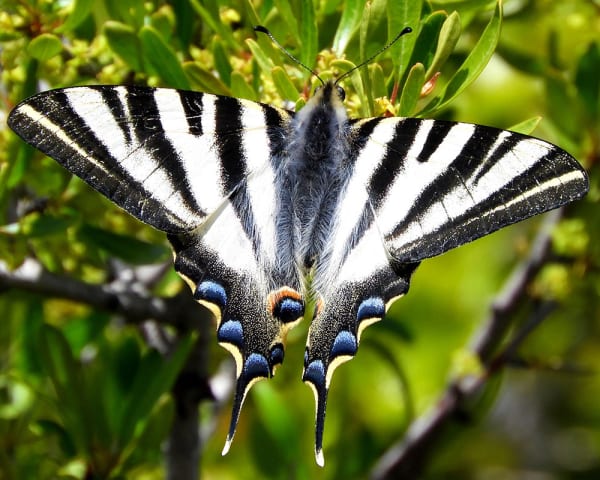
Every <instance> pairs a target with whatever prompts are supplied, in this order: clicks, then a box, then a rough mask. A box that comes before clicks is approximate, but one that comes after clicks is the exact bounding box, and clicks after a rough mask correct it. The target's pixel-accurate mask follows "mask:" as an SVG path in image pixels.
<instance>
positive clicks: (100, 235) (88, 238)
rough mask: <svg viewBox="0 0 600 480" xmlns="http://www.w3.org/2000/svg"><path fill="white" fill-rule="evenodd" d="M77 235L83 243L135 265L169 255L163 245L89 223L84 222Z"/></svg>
mask: <svg viewBox="0 0 600 480" xmlns="http://www.w3.org/2000/svg"><path fill="white" fill-rule="evenodd" d="M77 237H78V239H79V240H80V241H82V242H83V243H86V244H88V245H93V246H95V247H97V248H100V249H102V250H103V251H105V252H106V253H108V254H109V255H113V256H115V257H118V258H120V259H122V260H125V261H126V262H129V263H132V264H136V265H144V264H148V263H158V262H161V261H164V260H166V259H167V258H168V257H169V255H170V250H169V249H168V248H167V247H166V246H164V245H156V244H153V243H148V242H144V241H142V240H138V239H136V238H134V237H130V236H127V235H121V234H118V233H113V232H109V231H107V230H104V229H101V228H97V227H93V226H91V225H89V224H84V225H83V226H82V227H81V228H80V229H79V230H78V232H77Z"/></svg>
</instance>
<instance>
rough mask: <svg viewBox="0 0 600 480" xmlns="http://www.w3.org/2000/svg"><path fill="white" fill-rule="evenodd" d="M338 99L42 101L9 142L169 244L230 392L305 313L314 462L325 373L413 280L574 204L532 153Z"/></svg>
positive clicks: (113, 96) (547, 160) (533, 143)
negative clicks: (371, 112) (287, 102)
mask: <svg viewBox="0 0 600 480" xmlns="http://www.w3.org/2000/svg"><path fill="white" fill-rule="evenodd" d="M343 101H344V91H343V89H342V88H341V87H340V85H339V83H338V82H333V81H330V82H323V85H322V86H321V87H320V88H319V89H318V90H317V91H316V92H315V94H314V95H313V97H312V98H311V99H310V100H309V101H308V102H307V103H306V105H305V106H304V107H303V108H302V109H301V110H299V111H298V112H292V111H288V110H284V109H280V108H276V107H274V106H270V105H265V104H262V103H257V102H252V101H248V100H243V99H236V98H231V97H226V96H220V95H211V94H207V93H199V92H191V91H182V90H174V89H165V88H151V87H142V86H123V85H117V86H85V87H72V88H64V89H58V90H51V91H47V92H42V93H39V94H37V95H34V96H32V97H30V98H28V99H27V100H25V101H23V102H22V103H20V104H19V105H17V106H16V107H15V109H14V110H13V111H12V112H11V114H10V116H9V119H8V123H9V126H10V127H11V128H12V129H13V130H14V131H15V132H16V133H17V134H18V135H19V136H21V137H22V138H23V139H24V140H25V141H26V142H27V143H29V144H31V145H33V146H35V147H37V148H38V149H39V150H41V151H42V152H43V153H45V154H47V155H48V156H50V157H52V158H54V159H55V160H56V161H57V162H58V163H60V164H61V165H63V166H64V167H65V168H66V169H68V170H69V171H70V172H72V173H74V174H75V175H77V176H78V177H80V178H81V179H83V180H84V181H85V182H87V183H88V184H89V185H91V186H92V187H93V188H95V189H96V190H98V191H99V192H100V193H102V194H103V195H105V196H106V197H108V198H109V199H110V200H112V201H113V202H114V203H115V204H117V205H118V206H119V207H121V208H123V209H124V210H126V211H127V212H129V213H130V214H132V215H133V216H134V217H136V218H138V219H139V220H141V221H142V222H145V223H147V224H149V225H151V226H153V227H155V228H157V229H158V230H161V231H163V232H166V233H167V236H168V239H169V241H170V243H171V245H172V247H173V250H174V254H175V262H174V264H175V270H176V271H177V272H178V273H179V274H180V275H181V277H183V279H184V280H185V281H186V282H187V283H188V284H189V285H190V287H191V289H192V292H193V295H194V298H195V299H196V300H197V301H198V302H200V303H201V304H202V305H204V306H205V307H207V308H208V309H209V310H210V311H211V312H212V313H213V314H214V316H215V318H216V320H217V322H216V323H217V328H216V336H217V340H218V342H219V344H220V345H221V346H223V347H224V348H226V349H227V350H228V351H230V352H231V354H232V355H233V358H234V359H235V364H236V377H237V384H236V390H235V397H234V402H233V413H232V418H231V424H230V428H229V433H228V435H227V440H226V443H225V447H224V449H223V454H225V453H226V452H227V451H228V450H229V448H230V445H231V441H232V439H233V436H234V434H235V429H236V425H237V422H238V418H239V414H240V410H241V407H242V404H243V402H244V399H245V397H246V395H247V393H248V391H249V389H250V388H251V386H252V385H253V384H254V383H255V382H256V381H257V380H259V379H262V378H269V377H272V376H273V375H274V374H275V370H276V368H277V367H278V366H279V365H280V364H281V363H282V362H283V359H284V343H285V338H286V334H287V332H288V331H289V330H290V329H291V328H292V327H294V326H295V325H296V324H297V323H298V322H299V321H300V320H301V319H302V318H303V317H304V316H305V314H306V311H307V305H308V303H309V302H314V305H315V308H314V313H312V318H311V323H310V328H309V332H308V339H307V344H306V349H305V355H304V370H303V375H302V379H303V381H304V382H306V383H307V384H308V385H309V386H310V387H311V388H312V390H313V392H314V395H315V401H316V431H315V455H316V459H317V463H318V464H319V465H323V464H324V457H323V452H322V439H323V428H324V422H325V410H326V402H327V392H328V390H329V386H330V383H331V378H332V375H333V372H334V370H335V369H336V367H338V366H339V365H340V364H341V363H343V362H345V361H347V360H350V359H351V358H352V357H354V356H355V355H356V353H357V350H358V346H359V343H360V338H361V334H362V332H363V331H364V329H365V327H367V326H369V325H371V324H373V323H375V322H377V321H379V320H381V319H382V318H383V317H384V316H385V314H386V311H387V310H388V309H389V307H390V305H391V304H392V303H393V302H394V301H395V300H397V299H398V298H400V297H402V296H403V295H405V294H406V293H407V292H408V289H409V284H410V278H411V274H412V273H413V272H414V270H415V268H416V267H417V266H418V265H419V263H420V262H421V261H422V260H423V259H425V258H429V257H433V256H436V255H439V254H441V253H444V252H446V251H447V250H450V249H452V248H455V247H458V246H459V245H462V244H464V243H467V242H470V241H472V240H475V239H476V238H479V237H481V236H483V235H487V234H488V233H491V232H494V231H496V230H498V229H499V228H502V227H504V226H506V225H509V224H512V223H515V222H518V221H520V220H523V219H525V218H528V217H531V216H532V215H536V214H539V213H542V212H544V211H547V210H550V209H553V208H556V207H558V206H561V205H564V204H566V203H568V202H571V201H573V200H576V199H579V198H581V197H582V196H583V195H585V193H586V192H587V190H588V188H589V187H588V179H587V176H586V173H585V171H584V170H583V169H582V168H581V166H580V165H579V164H578V163H577V161H576V160H575V159H574V158H573V157H571V156H570V155H569V154H568V153H566V152H565V151H563V150H561V149H559V148H558V147H556V146H554V145H551V144H549V143H547V142H545V141H542V140H539V139H536V138H533V137H529V136H524V135H521V134H517V133H513V132H509V131H506V130H500V129H496V128H490V127H486V126H481V125H472V124H466V123H457V122H451V121H440V120H424V119H416V118H360V119H351V118H348V115H347V113H346V109H345V108H344V105H343Z"/></svg>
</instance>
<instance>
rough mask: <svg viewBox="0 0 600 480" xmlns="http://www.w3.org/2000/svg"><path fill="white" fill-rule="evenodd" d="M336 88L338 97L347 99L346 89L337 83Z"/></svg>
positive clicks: (342, 99)
mask: <svg viewBox="0 0 600 480" xmlns="http://www.w3.org/2000/svg"><path fill="white" fill-rule="evenodd" d="M335 88H336V89H337V94H338V97H340V100H341V101H342V102H343V101H344V100H345V99H346V91H345V90H344V89H343V88H342V87H340V86H339V85H336V86H335Z"/></svg>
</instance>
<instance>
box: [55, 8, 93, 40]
mask: <svg viewBox="0 0 600 480" xmlns="http://www.w3.org/2000/svg"><path fill="white" fill-rule="evenodd" d="M93 5H94V0H75V1H74V2H73V10H71V13H70V14H69V16H68V17H67V21H66V22H65V23H63V24H62V25H61V26H60V27H58V28H57V29H56V30H54V31H55V32H56V33H65V32H72V31H73V30H75V29H76V28H77V27H78V26H79V25H80V24H81V23H82V22H83V21H84V20H85V19H86V18H87V16H88V15H89V14H90V13H91V11H92V6H93Z"/></svg>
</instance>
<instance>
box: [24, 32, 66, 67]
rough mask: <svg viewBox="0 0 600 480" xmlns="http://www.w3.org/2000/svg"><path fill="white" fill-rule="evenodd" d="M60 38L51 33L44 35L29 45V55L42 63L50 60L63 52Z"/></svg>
mask: <svg viewBox="0 0 600 480" xmlns="http://www.w3.org/2000/svg"><path fill="white" fill-rule="evenodd" d="M62 48H63V46H62V42H61V41H60V38H58V37H57V36H56V35H52V34H51V33H42V34H41V35H38V36H37V37H35V38H34V39H33V40H32V41H31V42H29V44H28V45H27V53H29V55H31V56H32V57H33V58H35V59H36V60H39V61H40V62H45V61H47V60H50V59H51V58H52V57H54V56H55V55H58V54H59V53H60V52H61V51H62Z"/></svg>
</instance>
